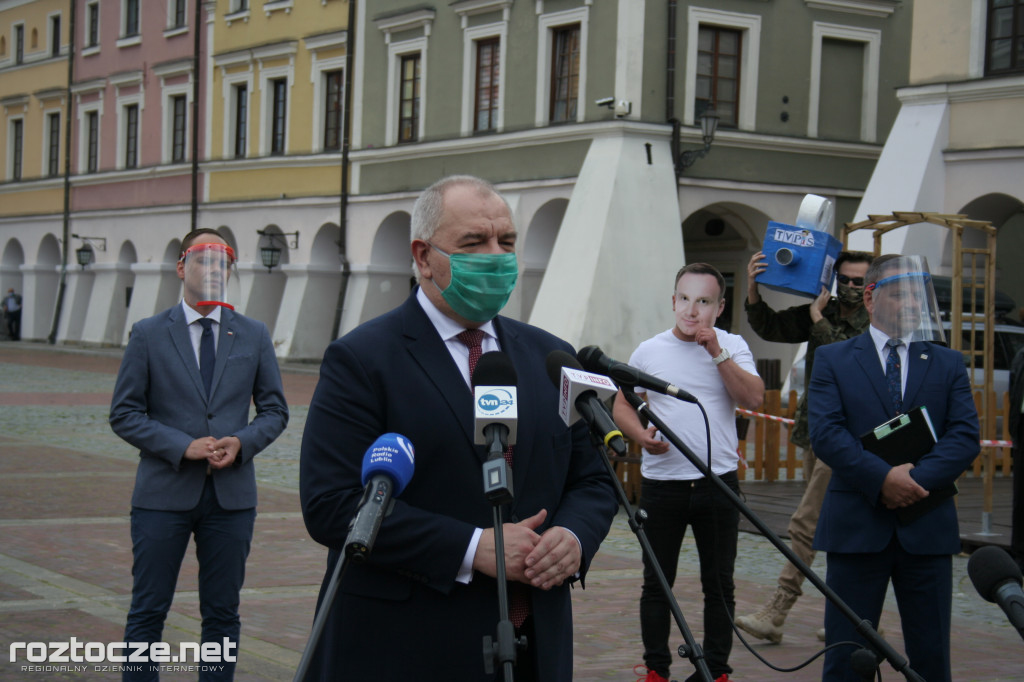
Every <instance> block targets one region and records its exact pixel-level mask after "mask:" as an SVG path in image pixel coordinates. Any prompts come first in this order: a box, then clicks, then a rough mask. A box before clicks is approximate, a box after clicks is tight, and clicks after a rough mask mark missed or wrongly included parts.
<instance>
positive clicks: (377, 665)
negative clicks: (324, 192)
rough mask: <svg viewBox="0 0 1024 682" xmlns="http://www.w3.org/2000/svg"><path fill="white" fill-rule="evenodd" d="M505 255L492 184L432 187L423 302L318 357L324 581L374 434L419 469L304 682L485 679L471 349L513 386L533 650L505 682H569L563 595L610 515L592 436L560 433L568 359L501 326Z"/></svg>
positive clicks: (513, 561)
mask: <svg viewBox="0 0 1024 682" xmlns="http://www.w3.org/2000/svg"><path fill="white" fill-rule="evenodd" d="M515 246H516V231H515V227H514V226H513V224H512V216H511V212H510V210H509V207H508V204H507V203H506V202H505V200H504V199H503V198H502V197H501V196H500V195H499V194H498V193H497V192H496V190H495V189H494V188H493V187H492V186H491V185H490V184H489V183H486V182H485V181H482V180H480V179H478V178H474V177H470V176H453V177H450V178H446V179H443V180H441V181H439V182H437V183H435V184H434V185H432V186H431V187H429V188H428V189H426V190H425V191H424V192H423V194H422V195H421V196H420V197H419V199H418V200H417V202H416V204H415V207H414V209H413V214H412V242H411V248H412V256H413V259H414V261H415V268H416V272H417V276H418V280H419V283H420V285H419V286H418V287H416V288H415V289H414V291H413V292H412V293H411V295H410V296H409V298H408V299H407V300H406V301H405V303H404V304H402V305H401V306H399V307H398V308H396V309H395V310H393V311H391V312H389V313H387V314H385V315H383V316H381V317H378V318H376V319H374V320H371V321H369V322H367V323H365V324H363V325H361V326H360V327H358V328H357V329H355V330H353V331H352V332H351V333H349V334H347V335H345V336H344V337H342V338H341V339H339V340H337V341H335V342H334V343H332V344H331V345H330V347H329V348H328V349H327V352H326V354H325V355H324V360H323V364H322V366H321V369H320V381H319V384H318V385H317V388H316V391H315V393H314V395H313V399H312V402H311V403H310V407H309V416H308V418H307V420H306V429H305V433H304V435H303V440H302V455H301V468H300V471H301V475H300V489H301V497H302V511H303V515H304V517H305V521H306V528H307V529H308V530H309V533H310V535H311V536H312V537H313V539H315V540H316V541H317V542H320V543H321V544H324V545H326V546H327V547H328V548H329V549H330V552H329V554H328V566H327V576H330V574H331V572H332V571H333V568H334V565H335V563H336V562H337V561H338V560H339V554H340V550H341V546H342V544H343V542H344V540H345V538H346V535H347V529H348V524H349V521H350V520H351V519H352V517H353V513H354V511H355V509H356V505H357V503H358V501H359V499H360V497H361V496H362V493H363V485H362V483H361V482H360V471H361V463H362V460H363V454H364V453H365V452H366V450H367V448H368V447H369V446H370V445H371V444H372V443H373V442H374V440H375V439H376V438H377V437H378V436H380V435H381V434H383V433H387V432H395V433H399V434H401V435H403V436H405V437H407V438H408V439H409V440H410V441H411V442H412V444H413V446H414V448H415V453H416V455H415V456H416V463H415V472H414V474H413V476H412V479H411V481H410V482H409V484H408V486H407V487H406V488H405V490H404V492H403V493H402V494H401V495H400V496H399V497H398V498H397V500H396V503H395V506H394V510H393V511H392V513H391V514H390V516H388V517H387V518H386V519H384V522H383V524H382V526H381V528H380V532H379V534H378V535H377V539H376V544H375V546H374V548H373V551H372V552H371V553H370V555H369V557H368V558H367V560H366V561H365V562H363V563H352V564H350V565H349V566H348V568H347V570H346V572H345V574H344V577H343V578H342V580H341V585H340V589H339V593H338V596H337V599H336V600H335V601H334V603H333V605H332V606H331V611H330V617H329V620H328V621H327V625H326V628H325V631H324V635H323V638H322V639H321V640H320V646H319V648H318V650H317V654H316V656H315V658H314V662H313V666H312V669H311V672H310V674H309V676H308V677H307V679H320V680H331V681H333V680H338V679H341V678H342V677H344V678H345V679H378V680H419V681H420V682H424V681H426V682H430V681H433V680H437V681H439V682H440V681H441V680H444V681H448V680H459V682H473V681H477V680H480V681H484V680H494V679H495V676H494V675H493V674H492V675H488V674H485V672H484V657H483V638H484V637H485V636H491V637H492V638H493V637H495V633H496V625H497V622H498V601H497V584H496V582H495V575H496V565H495V552H494V531H493V528H492V525H493V508H492V506H491V503H490V502H489V501H488V499H487V498H486V497H485V495H484V485H483V483H484V482H483V476H482V473H481V465H482V463H483V462H484V460H485V459H486V453H485V451H484V448H483V447H482V446H480V447H477V446H475V445H474V443H473V441H474V430H473V415H474V410H473V393H472V391H471V388H470V385H471V383H470V380H471V373H470V367H469V365H470V364H471V362H472V356H473V354H474V350H473V348H472V347H473V345H474V344H475V343H479V344H480V347H479V348H477V349H476V351H475V353H477V354H479V353H480V352H488V351H493V350H500V351H501V352H503V353H505V354H506V355H507V356H508V358H509V360H510V361H511V363H512V365H513V366H514V367H515V370H516V373H517V376H518V379H517V382H518V383H517V386H518V395H519V401H518V404H519V414H518V427H517V436H516V443H515V446H514V448H513V450H514V452H513V455H512V458H513V461H512V475H513V489H514V493H515V499H514V501H513V502H512V503H511V505H509V508H508V509H507V510H506V512H505V514H504V517H503V518H504V519H506V520H508V521H509V522H507V523H504V525H503V531H504V549H505V568H506V570H507V579H508V581H509V586H510V592H511V596H510V599H511V601H512V611H513V618H512V620H513V624H514V625H515V626H516V633H517V635H520V636H523V635H525V636H526V637H527V639H528V649H527V652H526V655H525V656H523V655H520V656H519V659H518V661H517V666H516V673H515V676H516V679H517V680H533V679H536V680H542V681H545V682H565V681H566V680H571V679H572V613H571V604H570V599H569V585H570V583H572V582H574V581H575V580H576V579H577V578H579V579H580V581H582V579H583V576H584V575H585V573H586V570H587V567H588V565H589V564H590V561H591V559H592V558H593V556H594V553H595V552H596V551H597V548H598V545H599V544H600V543H601V541H602V539H603V538H604V536H605V534H606V533H607V531H608V528H609V526H610V523H611V519H612V517H613V516H614V514H615V512H616V509H617V503H616V500H615V496H614V489H613V487H612V484H611V480H610V477H609V476H608V474H607V471H606V468H605V467H604V465H603V464H602V462H601V459H600V457H601V455H600V453H599V451H598V450H597V449H596V448H595V447H594V446H593V445H592V444H591V442H590V440H589V438H588V434H587V431H586V427H585V426H584V425H583V424H582V422H578V423H577V424H575V425H574V426H573V427H571V428H570V427H567V426H566V425H565V424H564V423H563V422H562V421H561V419H560V418H559V416H558V392H557V390H556V388H555V386H554V385H553V384H552V383H551V380H550V379H549V377H548V374H547V371H546V368H545V359H546V357H547V355H548V354H549V353H550V352H551V351H554V350H561V351H565V352H571V350H572V349H571V347H570V346H569V345H568V344H567V343H565V342H564V341H561V340H559V339H557V338H556V337H554V336H552V335H551V334H548V333H547V332H544V331H542V330H540V329H537V328H536V327H531V326H529V325H526V324H523V323H520V322H516V321H514V320H510V319H508V318H505V317H499V316H498V312H499V311H500V310H501V308H502V307H504V305H505V303H506V301H507V300H508V297H509V295H510V294H511V292H512V290H513V287H514V285H515V281H516V275H517V271H518V268H517V265H516V259H515ZM467 331H468V332H470V333H469V334H465V333H464V332H467ZM475 331H479V332H481V333H480V334H474V333H473V332H475ZM474 336H479V337H482V339H479V340H476V341H474V338H473V337H474ZM327 584H328V583H327V578H326V577H325V583H324V585H325V586H326V585H327ZM517 586H518V587H517ZM517 594H518V598H517ZM322 596H323V589H322V590H321V598H322ZM517 602H518V607H523V609H524V610H523V611H521V612H520V611H518V608H517ZM517 612H519V613H520V614H521V615H520V618H523V617H525V619H523V620H519V619H518V618H516V617H515V614H516V613H517ZM517 620H518V621H519V622H516V621H517ZM496 667H497V668H498V669H499V670H500V666H496Z"/></svg>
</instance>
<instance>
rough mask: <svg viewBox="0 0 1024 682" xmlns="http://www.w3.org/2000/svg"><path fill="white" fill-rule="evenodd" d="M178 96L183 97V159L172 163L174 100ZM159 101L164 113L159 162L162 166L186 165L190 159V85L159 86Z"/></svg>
mask: <svg viewBox="0 0 1024 682" xmlns="http://www.w3.org/2000/svg"><path fill="white" fill-rule="evenodd" d="M180 95H184V96H185V142H184V144H185V158H184V159H182V160H181V161H172V160H171V157H172V154H173V152H174V98H175V97H178V96H180ZM160 100H161V101H162V102H163V106H162V107H161V109H162V111H163V112H164V120H163V126H161V127H162V128H163V131H162V134H161V135H160V162H161V163H162V164H164V165H170V164H173V163H188V162H189V161H190V160H191V157H192V85H191V83H176V84H174V85H161V87H160Z"/></svg>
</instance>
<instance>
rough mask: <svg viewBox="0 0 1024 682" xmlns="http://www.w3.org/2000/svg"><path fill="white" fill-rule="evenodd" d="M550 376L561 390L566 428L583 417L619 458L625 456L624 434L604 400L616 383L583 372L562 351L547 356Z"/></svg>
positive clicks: (614, 389) (572, 359)
mask: <svg viewBox="0 0 1024 682" xmlns="http://www.w3.org/2000/svg"><path fill="white" fill-rule="evenodd" d="M547 370H548V377H550V378H551V383H553V384H554V385H555V386H557V387H558V389H559V390H558V395H559V397H558V414H559V416H560V417H561V418H562V421H564V422H565V423H566V425H567V426H568V425H572V424H573V423H574V422H575V421H576V420H577V419H579V418H581V417H582V418H583V420H584V421H586V422H587V425H588V426H589V427H590V430H591V432H592V433H594V435H596V436H597V437H599V438H600V439H601V440H602V441H603V442H604V444H605V446H606V447H609V448H611V449H612V450H614V451H615V453H616V454H618V455H625V454H626V442H625V441H624V440H622V432H621V431H619V428H618V427H617V426H616V425H615V421H614V420H613V419H612V416H611V415H610V414H609V413H608V408H607V407H605V404H604V403H603V402H601V400H602V398H607V397H608V396H611V395H614V394H615V392H616V388H615V384H613V383H612V382H611V380H610V379H609V378H608V377H606V376H601V375H600V374H591V373H589V372H584V371H583V368H582V367H581V366H580V363H579V361H578V360H577V359H576V358H574V357H573V356H572V355H570V354H569V353H566V352H565V351H563V350H553V351H551V352H550V353H548V357H547Z"/></svg>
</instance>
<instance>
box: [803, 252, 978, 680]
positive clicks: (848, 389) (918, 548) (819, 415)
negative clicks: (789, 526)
mask: <svg viewBox="0 0 1024 682" xmlns="http://www.w3.org/2000/svg"><path fill="white" fill-rule="evenodd" d="M866 280H867V285H866V287H865V293H864V305H865V307H866V308H867V310H868V313H869V314H870V316H871V326H870V327H869V328H868V331H867V332H865V333H864V334H861V335H860V336H856V337H854V338H852V339H849V340H847V341H843V342H841V343H835V344H831V345H828V346H823V347H821V348H819V349H818V352H817V354H816V357H815V362H814V370H813V373H812V375H811V381H810V386H809V391H810V398H809V400H808V406H809V408H810V414H809V418H810V429H811V444H812V447H813V448H814V451H815V453H817V455H818V457H820V458H821V459H822V460H824V461H825V463H826V464H828V465H829V466H831V467H832V480H831V482H830V484H829V488H828V493H827V494H826V496H825V502H824V504H823V506H822V510H821V517H820V518H819V520H818V529H817V533H816V535H815V539H814V548H815V549H817V550H824V551H826V552H828V572H827V577H826V582H827V583H828V585H829V587H831V588H832V589H833V590H835V591H836V593H837V594H838V595H839V596H840V597H841V598H842V599H843V601H845V602H846V604H847V605H849V606H850V607H851V608H852V609H853V610H854V611H855V612H856V613H857V614H858V615H859V616H860V617H861V618H866V619H868V620H869V621H871V623H872V624H873V625H874V626H875V627H876V628H877V627H878V618H879V616H880V615H881V611H882V603H883V601H884V598H885V593H886V589H887V587H888V584H889V582H890V580H891V581H892V585H893V590H894V592H895V594H896V598H897V600H898V602H899V610H900V621H901V623H902V629H903V637H904V641H905V643H906V650H907V657H908V659H909V661H910V665H911V667H912V668H913V669H914V670H915V671H916V672H917V673H918V674H920V675H921V676H922V677H923V678H924V679H926V680H928V682H943V681H946V682H948V681H949V680H950V659H949V637H950V612H951V608H952V591H953V585H952V558H951V556H952V555H953V554H954V553H957V552H959V551H960V533H959V528H958V525H957V515H956V507H955V505H954V503H953V499H952V498H950V499H946V500H945V501H943V502H941V503H940V504H939V505H938V506H937V507H935V508H934V509H932V510H931V511H928V512H926V513H924V514H923V515H922V516H920V517H918V518H917V519H916V520H913V521H909V522H907V523H901V522H900V521H899V518H898V515H897V511H896V510H897V509H900V508H903V507H908V506H910V505H911V504H914V503H915V502H919V501H921V500H923V499H924V498H925V497H927V496H928V495H929V494H930V491H934V490H937V489H939V488H941V487H943V486H946V485H949V484H951V483H953V482H954V481H955V480H956V479H957V477H958V476H960V474H961V473H963V471H964V470H965V469H966V468H967V467H968V466H970V464H971V462H972V461H973V460H974V458H975V457H976V456H977V454H978V451H979V449H980V448H979V440H978V439H979V433H978V415H977V412H976V410H975V407H974V400H973V398H972V396H971V387H970V384H969V382H968V379H967V372H966V370H965V369H964V361H963V356H962V355H961V354H960V353H958V352H956V351H953V350H950V349H948V348H945V347H943V346H941V345H938V344H935V343H931V342H928V341H921V340H919V339H921V338H926V339H931V338H935V333H936V331H937V330H939V329H941V326H939V322H938V320H937V319H936V315H935V314H930V315H929V314H926V313H928V312H934V300H935V299H934V292H932V291H931V283H930V278H929V276H928V274H927V266H926V265H925V264H924V263H923V259H921V258H920V257H916V256H895V255H889V256H880V257H879V258H876V259H875V261H874V262H873V263H872V265H871V267H870V268H869V269H868V274H867V278H866ZM929 294H930V295H929ZM920 406H924V407H926V408H927V410H928V414H929V416H930V418H931V422H932V425H933V426H934V430H935V436H936V439H937V440H936V443H935V444H934V446H933V447H932V448H931V450H930V451H929V452H928V453H927V454H925V455H924V456H922V457H921V458H920V459H919V460H918V461H917V463H916V464H909V463H908V464H901V465H899V466H890V465H889V464H888V463H886V462H885V461H884V460H883V459H882V458H881V457H879V456H877V455H875V454H874V453H872V452H869V451H867V450H865V449H864V447H863V446H862V445H861V440H860V437H861V436H862V435H864V434H866V433H868V432H869V431H871V430H872V429H874V428H875V427H877V426H879V425H880V424H882V423H884V422H886V421H888V420H889V419H892V418H893V417H894V416H896V415H897V414H899V413H905V412H909V411H910V410H912V409H914V408H917V407H920ZM825 632H826V637H827V639H826V641H827V643H828V644H829V645H832V644H835V643H837V642H847V641H854V642H859V643H863V642H864V640H863V638H862V637H861V636H860V635H858V634H857V632H856V630H855V625H854V624H853V623H851V622H850V621H849V620H848V619H846V618H845V617H844V616H843V615H842V614H841V613H840V612H839V610H838V609H836V608H835V606H834V605H833V604H831V603H828V604H826V607H825ZM851 652H852V647H850V646H841V647H837V648H834V649H829V650H828V652H827V653H826V654H825V668H824V674H823V679H824V680H829V681H832V680H850V681H851V682H852V681H855V680H859V679H861V678H860V677H859V676H857V675H856V674H854V672H853V671H852V670H850V667H849V661H850V654H851Z"/></svg>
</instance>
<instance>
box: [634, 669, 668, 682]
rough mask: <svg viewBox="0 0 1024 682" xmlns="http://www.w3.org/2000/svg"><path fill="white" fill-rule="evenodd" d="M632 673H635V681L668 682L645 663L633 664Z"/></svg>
mask: <svg viewBox="0 0 1024 682" xmlns="http://www.w3.org/2000/svg"><path fill="white" fill-rule="evenodd" d="M633 673H634V674H636V678H637V682H668V678H666V677H662V676H661V675H659V674H658V673H656V672H654V671H653V670H651V669H650V668H648V667H647V666H645V665H634V666H633ZM645 675H646V677H645Z"/></svg>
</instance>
